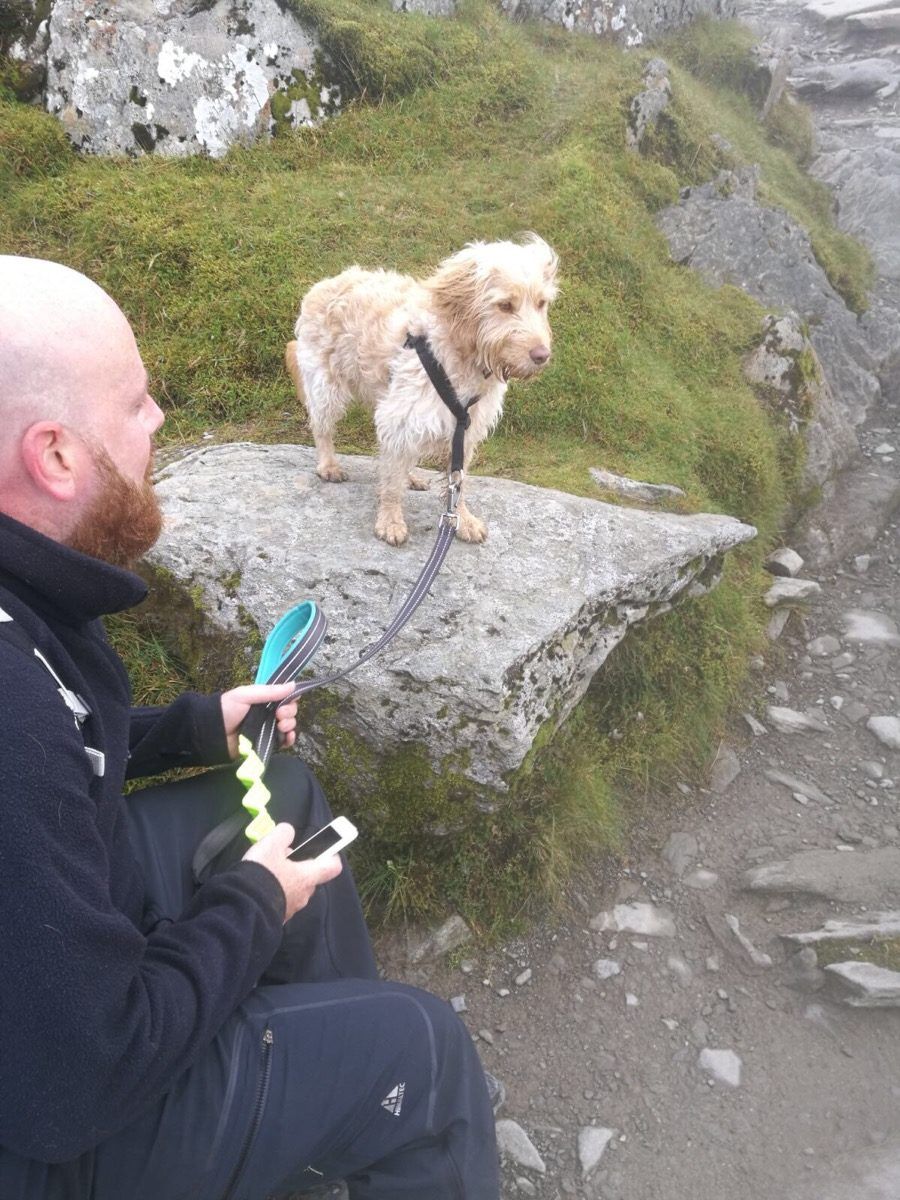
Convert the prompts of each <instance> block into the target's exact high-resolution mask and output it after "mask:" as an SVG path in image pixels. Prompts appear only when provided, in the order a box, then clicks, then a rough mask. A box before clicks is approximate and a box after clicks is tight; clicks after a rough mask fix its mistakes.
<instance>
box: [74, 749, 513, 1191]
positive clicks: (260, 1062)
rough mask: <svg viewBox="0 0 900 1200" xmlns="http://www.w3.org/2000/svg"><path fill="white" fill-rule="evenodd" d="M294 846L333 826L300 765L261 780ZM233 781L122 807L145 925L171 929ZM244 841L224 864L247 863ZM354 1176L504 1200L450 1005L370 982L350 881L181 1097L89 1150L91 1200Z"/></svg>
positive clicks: (165, 792)
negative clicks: (144, 896)
mask: <svg viewBox="0 0 900 1200" xmlns="http://www.w3.org/2000/svg"><path fill="white" fill-rule="evenodd" d="M266 781H267V783H268V785H269V787H270V789H271V791H272V794H273V798H272V802H271V804H270V811H271V812H272V814H273V816H274V817H275V818H276V820H286V821H290V822H291V823H292V824H293V825H294V826H295V827H296V830H297V835H298V838H299V837H302V836H306V835H308V834H309V833H313V832H314V831H315V830H316V829H318V828H320V827H321V826H322V825H324V824H326V823H327V822H328V821H329V820H330V819H331V814H330V812H329V811H328V806H327V804H326V801H325V798H324V796H323V794H322V791H321V788H320V787H319V785H318V783H317V782H316V780H315V778H314V777H313V776H312V774H311V773H310V772H309V771H308V770H307V769H306V768H305V767H304V766H303V765H302V764H301V763H300V762H299V761H298V760H297V759H295V758H293V757H289V756H279V757H277V758H275V759H273V761H272V763H271V765H270V767H269V769H268V771H267V775H266ZM239 795H240V793H239V792H238V791H236V790H235V786H234V782H233V774H232V773H231V772H229V771H225V772H210V773H208V774H207V775H205V776H203V777H202V778H201V779H192V780H186V781H183V782H179V783H176V784H172V785H163V786H160V787H156V788H148V789H147V790H146V791H143V792H138V793H136V794H135V795H134V796H133V797H131V798H130V799H129V801H128V804H129V810H130V829H131V836H132V839H133V842H134V846H135V850H136V852H137V854H138V856H139V859H140V861H141V863H142V864H143V866H144V869H145V872H146V877H147V881H148V893H149V901H150V903H149V906H148V922H150V923H152V922H154V921H158V920H171V919H175V918H177V917H178V915H179V914H180V913H181V912H182V911H183V909H184V906H185V904H186V903H187V901H188V899H189V897H190V896H191V894H192V891H193V888H194V886H195V885H194V883H193V880H192V877H191V870H190V863H191V858H192V856H193V853H194V850H195V848H196V846H197V845H198V844H199V842H200V840H201V839H202V838H203V836H204V835H205V834H206V833H207V832H208V830H209V829H211V828H212V827H213V826H214V825H216V824H217V823H218V822H219V821H221V820H222V819H223V818H224V817H226V816H227V815H228V814H229V813H231V812H233V811H234V806H235V804H236V803H238V802H239ZM245 849H246V843H245V842H243V841H238V842H237V843H235V845H234V846H233V847H232V848H230V849H229V850H228V851H226V852H225V853H224V855H223V861H228V860H229V859H230V858H235V857H236V858H239V857H240V856H241V855H242V854H243V852H244V850H245ZM329 1179H331V1180H333V1179H345V1180H346V1182H347V1185H348V1189H349V1192H350V1196H351V1197H352V1198H353V1200H376V1198H378V1200H389V1198H390V1200H413V1198H415V1200H498V1197H499V1194H500V1185H499V1177H498V1162H497V1149H496V1142H495V1136H494V1121H493V1114H492V1111H491V1105H490V1101H489V1098H488V1094H487V1088H486V1085H485V1081H484V1073H483V1070H482V1067H481V1063H480V1061H479V1059H478V1055H477V1053H476V1051H475V1047H474V1045H473V1043H472V1040H471V1038H470V1036H469V1034H468V1032H467V1030H466V1029H465V1027H464V1026H463V1025H462V1023H461V1022H460V1021H459V1019H458V1017H457V1016H456V1014H455V1013H454V1012H453V1011H452V1009H451V1008H450V1007H449V1005H447V1004H445V1003H444V1002H443V1001H441V1000H439V999H437V998H436V997H435V996H432V995H430V994H429V993H427V992H423V991H420V990H418V989H416V988H412V987H406V986H404V985H402V984H398V983H388V982H383V981H380V980H379V979H378V976H377V972H376V969H375V964H374V959H373V956H372V950H371V945H370V942H369V937H368V933H367V931H366V927H365V922H364V920H363V916H362V912H361V910H360V906H359V901H358V898H357V895H356V890H355V887H354V884H353V880H352V876H351V873H350V871H349V869H348V868H347V866H346V864H345V868H344V871H343V872H342V874H341V875H340V876H339V877H338V878H337V879H335V880H332V881H331V882H329V883H327V884H325V885H324V886H323V887H320V888H318V889H317V891H316V893H315V895H314V897H313V899H312V900H311V902H310V903H309V905H307V907H306V908H305V909H303V910H302V911H301V912H299V913H298V914H297V915H296V916H295V917H293V918H292V920H291V921H289V922H288V923H287V925H286V926H285V937H284V942H283V944H282V947H281V950H280V951H279V953H278V954H277V955H276V957H275V959H274V960H273V962H272V964H271V966H270V968H269V971H268V972H267V974H266V976H264V978H263V980H262V981H261V983H260V986H259V987H258V988H257V989H256V990H255V991H254V992H253V993H252V994H251V996H250V997H249V999H248V1000H247V1001H246V1002H245V1003H244V1004H243V1005H242V1006H241V1007H240V1009H239V1010H238V1011H237V1012H236V1013H235V1014H234V1016H233V1017H232V1018H231V1019H230V1020H229V1021H228V1022H227V1023H226V1025H225V1027H224V1028H223V1029H222V1031H221V1032H220V1034H219V1036H218V1037H217V1038H216V1039H215V1041H214V1043H213V1044H212V1046H210V1047H209V1048H208V1049H207V1050H206V1051H205V1052H204V1053H203V1054H202V1055H201V1056H200V1057H199V1059H198V1060H197V1061H196V1062H195V1063H194V1065H192V1066H191V1067H190V1068H189V1069H188V1070H186V1071H185V1073H184V1075H183V1076H182V1078H181V1079H179V1080H178V1082H177V1084H176V1086H175V1087H174V1088H173V1089H172V1091H171V1092H170V1093H169V1094H168V1095H167V1096H165V1097H164V1098H163V1099H162V1100H161V1101H160V1102H158V1103H157V1104H155V1105H153V1106H152V1107H151V1108H150V1109H149V1110H148V1111H147V1113H146V1114H145V1115H144V1117H143V1118H142V1119H141V1120H139V1121H138V1122H136V1123H135V1124H133V1125H132V1126H130V1127H129V1128H128V1129H126V1130H124V1131H123V1132H122V1133H120V1134H117V1135H116V1136H115V1137H112V1138H110V1139H108V1140H107V1141H106V1142H104V1143H102V1144H101V1145H100V1146H99V1147H98V1148H97V1151H96V1154H95V1158H94V1170H93V1188H92V1192H91V1196H92V1200H124V1198H125V1197H127V1198H128V1200H266V1198H268V1197H273V1196H277V1197H281V1196H287V1195H291V1194H292V1193H296V1192H302V1191H303V1190H304V1189H306V1188H309V1187H311V1186H314V1185H315V1184H319V1183H322V1182H323V1181H325V1180H329Z"/></svg>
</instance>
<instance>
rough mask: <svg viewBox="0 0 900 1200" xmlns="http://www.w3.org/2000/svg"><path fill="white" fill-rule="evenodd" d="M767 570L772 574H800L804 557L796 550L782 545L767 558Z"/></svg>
mask: <svg viewBox="0 0 900 1200" xmlns="http://www.w3.org/2000/svg"><path fill="white" fill-rule="evenodd" d="M765 565H766V570H767V571H768V572H769V574H770V575H780V576H791V577H793V576H795V575H799V574H800V569H801V568H802V566H803V559H802V558H801V557H800V555H799V554H798V553H797V551H796V550H792V549H791V548H790V547H789V546H782V547H781V548H780V549H779V550H775V551H774V552H773V553H772V554H770V555H769V557H768V558H767V559H766V564H765Z"/></svg>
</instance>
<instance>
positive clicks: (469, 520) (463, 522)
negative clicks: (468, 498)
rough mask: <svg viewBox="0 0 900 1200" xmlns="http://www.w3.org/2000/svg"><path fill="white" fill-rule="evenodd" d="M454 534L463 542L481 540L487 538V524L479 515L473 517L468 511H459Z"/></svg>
mask: <svg viewBox="0 0 900 1200" xmlns="http://www.w3.org/2000/svg"><path fill="white" fill-rule="evenodd" d="M456 536H457V537H458V538H461V539H462V540H463V541H464V542H483V541H485V540H486V539H487V525H485V523H484V521H482V519H481V518H480V517H474V516H473V515H472V514H471V513H470V512H466V513H460V514H459V523H458V525H457V526H456Z"/></svg>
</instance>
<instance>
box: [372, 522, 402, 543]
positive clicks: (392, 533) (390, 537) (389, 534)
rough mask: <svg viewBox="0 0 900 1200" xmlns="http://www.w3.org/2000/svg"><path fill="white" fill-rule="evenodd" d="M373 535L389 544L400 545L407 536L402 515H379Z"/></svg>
mask: <svg viewBox="0 0 900 1200" xmlns="http://www.w3.org/2000/svg"><path fill="white" fill-rule="evenodd" d="M375 536H376V537H377V538H381V540H382V541H383V542H387V544H388V545H389V546H402V545H403V543H404V542H405V541H406V539H407V537H408V536H409V529H408V528H407V526H406V522H405V521H404V520H403V518H402V517H396V516H386V517H382V516H380V517H379V518H378V520H377V521H376V522H375Z"/></svg>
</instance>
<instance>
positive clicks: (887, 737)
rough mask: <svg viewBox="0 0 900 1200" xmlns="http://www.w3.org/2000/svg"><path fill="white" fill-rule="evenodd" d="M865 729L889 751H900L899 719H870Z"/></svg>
mask: <svg viewBox="0 0 900 1200" xmlns="http://www.w3.org/2000/svg"><path fill="white" fill-rule="evenodd" d="M866 729H868V730H869V732H870V733H874V734H875V736H876V737H877V738H878V740H879V742H881V744H882V745H883V746H887V747H888V749H889V750H900V717H870V718H869V719H868V721H866Z"/></svg>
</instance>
